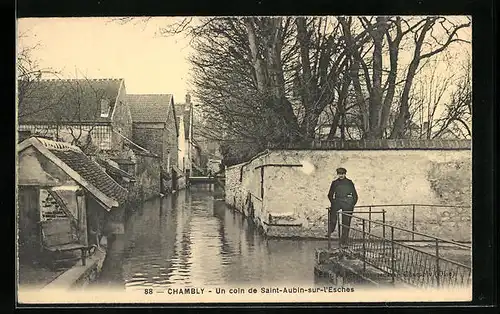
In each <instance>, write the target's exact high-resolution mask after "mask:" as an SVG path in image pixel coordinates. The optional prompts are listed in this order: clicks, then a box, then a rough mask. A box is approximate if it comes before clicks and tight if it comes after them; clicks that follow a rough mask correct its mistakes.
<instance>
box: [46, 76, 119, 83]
mask: <svg viewBox="0 0 500 314" xmlns="http://www.w3.org/2000/svg"><path fill="white" fill-rule="evenodd" d="M122 80H124V79H123V78H111V77H110V78H42V79H40V81H44V82H55V81H98V82H102V81H122Z"/></svg>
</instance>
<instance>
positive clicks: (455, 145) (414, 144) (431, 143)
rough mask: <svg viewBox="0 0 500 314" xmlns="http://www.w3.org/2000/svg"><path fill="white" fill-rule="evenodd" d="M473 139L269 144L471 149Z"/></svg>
mask: <svg viewBox="0 0 500 314" xmlns="http://www.w3.org/2000/svg"><path fill="white" fill-rule="evenodd" d="M471 147H472V142H471V140H442V139H434V140H413V139H395V140H390V139H381V140H358V141H355V140H348V141H341V140H333V141H312V142H307V143H294V144H289V145H281V146H273V145H271V146H269V148H270V149H274V150H277V149H290V150H295V149H319V150H397V149H399V150H409V149H415V150H417V149H424V150H432V149H434V150H466V149H471Z"/></svg>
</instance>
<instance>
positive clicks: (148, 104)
mask: <svg viewBox="0 0 500 314" xmlns="http://www.w3.org/2000/svg"><path fill="white" fill-rule="evenodd" d="M125 102H126V103H127V105H128V106H129V107H130V112H131V115H132V141H133V142H134V143H136V144H137V145H139V146H140V147H142V148H144V149H146V150H148V151H149V152H151V153H153V154H155V155H157V156H159V157H160V160H161V169H162V178H163V181H165V183H163V186H164V187H165V189H168V190H177V189H180V188H183V187H184V185H185V183H184V182H185V181H184V180H183V171H182V170H181V169H179V152H178V149H179V142H178V137H179V127H178V124H177V119H176V113H175V105H174V99H173V96H172V95H171V94H129V95H126V97H125Z"/></svg>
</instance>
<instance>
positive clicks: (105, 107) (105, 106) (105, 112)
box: [101, 98, 110, 118]
mask: <svg viewBox="0 0 500 314" xmlns="http://www.w3.org/2000/svg"><path fill="white" fill-rule="evenodd" d="M109 109H110V106H109V100H108V99H106V98H103V99H101V118H107V117H108V116H109Z"/></svg>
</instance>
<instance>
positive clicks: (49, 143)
mask: <svg viewBox="0 0 500 314" xmlns="http://www.w3.org/2000/svg"><path fill="white" fill-rule="evenodd" d="M35 138H36V139H37V140H38V141H40V143H42V145H43V146H45V147H46V148H49V149H54V150H61V151H67V150H71V151H74V152H82V150H81V149H80V148H79V147H78V146H75V145H71V144H69V143H66V142H57V141H53V140H49V139H46V138H41V137H35Z"/></svg>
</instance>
